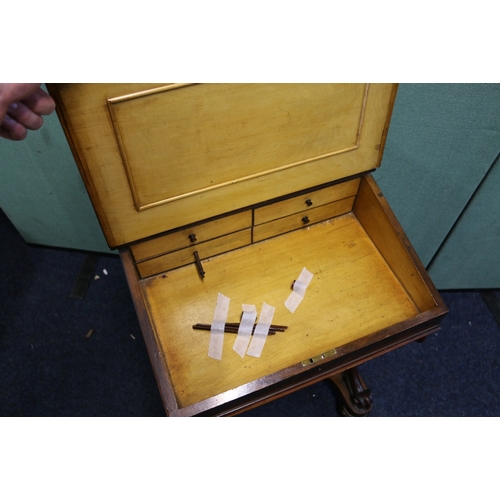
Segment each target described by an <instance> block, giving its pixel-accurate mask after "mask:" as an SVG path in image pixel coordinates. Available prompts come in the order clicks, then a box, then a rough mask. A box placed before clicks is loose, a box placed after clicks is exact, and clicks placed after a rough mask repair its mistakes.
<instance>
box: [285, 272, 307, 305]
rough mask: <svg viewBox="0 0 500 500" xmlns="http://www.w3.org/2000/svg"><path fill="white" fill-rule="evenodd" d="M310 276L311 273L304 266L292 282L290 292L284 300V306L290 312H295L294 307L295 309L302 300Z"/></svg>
mask: <svg viewBox="0 0 500 500" xmlns="http://www.w3.org/2000/svg"><path fill="white" fill-rule="evenodd" d="M312 277H313V274H312V273H311V272H309V271H308V270H307V269H306V268H305V267H304V269H302V271H301V272H300V275H299V277H298V278H297V280H296V281H295V283H294V284H293V291H292V293H291V294H290V295H289V296H288V299H286V301H285V307H286V308H287V309H288V310H289V311H290V312H291V313H293V312H295V309H297V307H298V306H299V304H300V303H301V302H302V299H303V298H304V295H305V293H306V288H307V287H308V286H309V283H311V280H312Z"/></svg>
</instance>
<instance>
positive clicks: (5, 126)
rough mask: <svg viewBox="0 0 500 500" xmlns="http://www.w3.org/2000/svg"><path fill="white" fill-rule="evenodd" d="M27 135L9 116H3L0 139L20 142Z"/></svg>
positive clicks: (24, 128)
mask: <svg viewBox="0 0 500 500" xmlns="http://www.w3.org/2000/svg"><path fill="white" fill-rule="evenodd" d="M27 135H28V131H27V130H26V127H24V126H23V125H21V124H20V123H19V122H17V121H16V120H14V119H13V118H11V117H10V116H9V115H5V117H4V119H3V121H2V124H1V125H0V137H3V138H5V139H11V140H13V141H22V140H23V139H25V138H26V136H27Z"/></svg>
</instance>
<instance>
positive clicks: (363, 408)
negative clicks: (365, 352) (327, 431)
mask: <svg viewBox="0 0 500 500" xmlns="http://www.w3.org/2000/svg"><path fill="white" fill-rule="evenodd" d="M330 380H331V381H332V382H333V384H334V386H335V388H336V389H337V391H338V393H339V396H340V398H341V403H340V413H341V414H342V416H344V417H366V416H368V414H369V413H370V411H371V409H372V406H373V402H372V399H371V394H370V390H369V389H368V388H367V387H366V384H365V382H364V380H363V379H362V378H361V375H360V373H359V372H358V369H357V368H356V367H354V368H350V369H349V370H346V371H344V372H342V373H339V374H337V375H334V376H333V377H330Z"/></svg>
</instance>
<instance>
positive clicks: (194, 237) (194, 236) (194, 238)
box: [188, 233, 196, 243]
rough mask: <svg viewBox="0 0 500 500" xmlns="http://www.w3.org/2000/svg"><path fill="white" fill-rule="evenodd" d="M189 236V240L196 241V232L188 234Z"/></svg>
mask: <svg viewBox="0 0 500 500" xmlns="http://www.w3.org/2000/svg"><path fill="white" fill-rule="evenodd" d="M188 238H189V241H190V242H191V243H194V242H195V241H196V234H194V233H193V234H190V235H189V236H188Z"/></svg>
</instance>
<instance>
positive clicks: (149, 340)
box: [119, 247, 179, 415]
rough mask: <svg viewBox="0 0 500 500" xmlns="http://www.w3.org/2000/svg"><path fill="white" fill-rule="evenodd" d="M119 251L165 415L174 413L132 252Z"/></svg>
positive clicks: (166, 376)
mask: <svg viewBox="0 0 500 500" xmlns="http://www.w3.org/2000/svg"><path fill="white" fill-rule="evenodd" d="M119 252H120V258H121V261H122V265H123V269H124V271H125V276H126V278H127V282H128V286H129V288H130V293H131V295H132V301H133V303H134V307H135V311H136V313H137V317H138V319H139V324H140V326H141V330H142V335H143V337H144V342H145V343H146V348H147V350H148V355H149V361H150V362H151V366H152V367H153V372H154V375H155V378H156V382H157V384H158V388H159V390H160V394H161V397H162V400H163V405H164V407H165V411H166V413H167V415H171V414H175V413H177V412H178V410H179V407H178V405H177V399H176V397H175V394H174V392H173V389H172V387H173V386H172V382H171V380H170V378H169V376H168V368H167V365H166V363H165V360H164V356H163V355H162V351H161V348H160V345H159V343H158V341H157V339H156V335H155V333H154V330H153V327H152V325H151V322H150V320H149V315H148V312H147V309H146V305H145V304H144V299H143V295H142V291H141V286H140V283H139V280H140V276H139V274H138V273H137V269H136V267H135V264H134V260H133V257H132V252H131V251H130V250H129V249H128V248H126V247H123V248H119Z"/></svg>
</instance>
